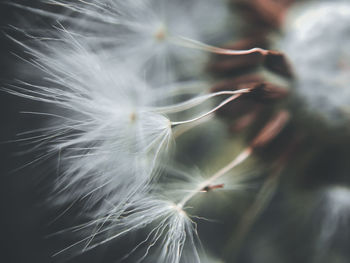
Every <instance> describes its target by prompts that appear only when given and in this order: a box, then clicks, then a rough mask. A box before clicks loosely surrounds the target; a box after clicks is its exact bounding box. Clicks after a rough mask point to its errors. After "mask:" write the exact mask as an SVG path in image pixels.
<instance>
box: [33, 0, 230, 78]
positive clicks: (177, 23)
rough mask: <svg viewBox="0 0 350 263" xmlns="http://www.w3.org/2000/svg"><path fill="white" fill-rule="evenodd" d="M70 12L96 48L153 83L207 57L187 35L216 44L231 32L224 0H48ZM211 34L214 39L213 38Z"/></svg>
mask: <svg viewBox="0 0 350 263" xmlns="http://www.w3.org/2000/svg"><path fill="white" fill-rule="evenodd" d="M45 2H47V3H51V4H54V5H60V6H64V7H65V8H66V10H67V12H68V13H67V14H66V15H55V14H52V13H49V12H45V11H43V10H34V11H35V12H38V13H41V14H46V15H49V16H52V17H54V18H56V19H59V20H60V21H61V22H62V23H63V24H64V26H65V27H66V28H68V29H69V30H71V31H73V32H75V34H76V36H77V37H81V38H83V39H84V41H86V42H88V43H90V44H92V45H93V47H94V51H95V52H97V53H107V56H108V57H110V58H113V59H114V60H115V62H116V63H117V64H123V65H124V66H125V67H128V68H132V69H133V70H135V71H138V72H140V73H141V74H143V75H145V76H146V78H147V79H148V80H150V81H151V82H152V83H157V84H159V83H169V82H171V81H174V80H179V79H183V78H190V77H193V76H195V75H197V76H198V74H200V73H201V72H202V70H203V67H204V66H205V63H206V62H207V54H206V53H205V52H203V51H199V50H193V49H189V48H186V47H183V46H182V44H181V41H182V40H181V38H182V37H186V38H189V39H194V40H197V41H203V42H206V43H210V44H217V41H220V40H222V38H223V36H226V37H227V36H231V35H232V34H230V33H229V32H230V28H231V27H229V26H228V25H229V17H230V12H229V9H228V7H227V3H226V0H215V1H214V0H190V1H183V0H137V1H135V0H103V1H96V0H93V1H74V2H72V1H65V0H47V1H45ZM213 40H216V42H215V41H213Z"/></svg>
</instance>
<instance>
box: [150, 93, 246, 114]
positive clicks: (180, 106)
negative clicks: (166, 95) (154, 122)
mask: <svg viewBox="0 0 350 263" xmlns="http://www.w3.org/2000/svg"><path fill="white" fill-rule="evenodd" d="M248 92H250V89H240V90H234V91H232V90H227V91H219V92H214V93H210V94H206V95H202V96H198V97H194V98H192V99H189V100H187V101H184V102H180V103H177V104H174V105H170V106H164V107H155V108H151V109H150V110H152V111H153V112H159V113H163V114H166V113H176V112H181V111H185V110H188V109H191V108H193V107H196V106H198V105H200V104H202V103H204V102H205V101H207V100H209V99H211V98H214V97H217V96H222V95H235V94H239V95H240V94H243V93H248Z"/></svg>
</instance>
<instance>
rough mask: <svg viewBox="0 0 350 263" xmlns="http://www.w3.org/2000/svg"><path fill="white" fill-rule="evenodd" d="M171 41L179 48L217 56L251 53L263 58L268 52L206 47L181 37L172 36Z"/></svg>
mask: <svg viewBox="0 0 350 263" xmlns="http://www.w3.org/2000/svg"><path fill="white" fill-rule="evenodd" d="M171 41H172V42H173V43H174V44H176V45H179V46H183V47H187V48H193V49H198V50H203V51H207V52H210V53H215V54H219V55H229V56H238V55H249V54H252V53H260V54H261V55H263V56H265V55H267V54H268V53H269V50H266V49H262V48H258V47H255V48H251V49H247V50H232V49H225V48H219V47H215V46H211V45H207V44H205V43H202V42H200V41H197V40H193V39H190V38H186V37H182V36H174V37H172V38H171Z"/></svg>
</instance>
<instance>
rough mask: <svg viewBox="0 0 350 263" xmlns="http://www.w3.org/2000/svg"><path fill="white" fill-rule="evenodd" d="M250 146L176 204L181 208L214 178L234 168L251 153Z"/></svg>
mask: <svg viewBox="0 0 350 263" xmlns="http://www.w3.org/2000/svg"><path fill="white" fill-rule="evenodd" d="M252 150H253V149H252V148H251V147H248V148H246V149H245V150H244V151H242V152H241V153H240V154H239V155H238V156H237V157H236V158H235V159H233V160H232V162H230V163H229V164H227V165H226V166H225V167H223V168H221V169H220V170H219V171H217V172H216V173H215V174H214V175H213V176H211V177H210V178H208V179H207V180H205V181H204V182H203V183H201V184H200V185H199V186H198V187H197V188H196V189H194V190H193V191H192V192H191V193H190V194H188V195H186V196H185V197H184V198H183V199H182V200H181V201H180V202H179V203H178V204H177V206H178V207H180V208H183V207H184V205H185V204H186V203H187V202H188V201H190V200H191V199H192V198H193V197H194V196H195V195H196V194H198V193H200V192H201V191H202V190H203V188H205V187H207V186H208V185H210V184H211V183H213V182H214V181H215V180H217V179H219V178H220V177H222V176H223V175H225V174H226V173H227V172H229V171H230V170H231V169H233V168H235V167H236V166H237V165H239V164H241V163H242V162H244V161H245V160H246V159H247V158H248V157H249V156H250V155H251V153H252Z"/></svg>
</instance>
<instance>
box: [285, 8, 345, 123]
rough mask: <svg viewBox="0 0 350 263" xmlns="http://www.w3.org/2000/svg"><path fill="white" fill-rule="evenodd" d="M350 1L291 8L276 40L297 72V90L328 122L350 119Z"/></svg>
mask: <svg viewBox="0 0 350 263" xmlns="http://www.w3.org/2000/svg"><path fill="white" fill-rule="evenodd" d="M349 24H350V4H349V3H348V1H322V2H317V3H311V4H309V5H306V6H305V5H302V6H300V10H299V9H297V10H294V12H292V15H291V16H290V19H289V20H288V21H287V26H286V28H285V32H286V36H285V37H284V39H283V40H282V41H281V43H279V47H280V49H282V50H283V51H285V53H286V54H287V55H288V58H289V59H290V60H291V62H292V64H293V68H294V70H295V71H296V77H297V85H296V91H297V93H298V94H300V96H301V97H302V99H304V100H305V102H306V104H307V105H308V107H309V108H310V109H311V110H312V111H313V112H314V113H316V114H317V115H319V116H321V117H322V118H324V119H326V120H327V121H328V122H329V123H330V124H343V123H344V122H348V120H349V100H350V88H349V83H350V77H349V76H350V74H349V68H350V48H349V47H350V37H349Z"/></svg>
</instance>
